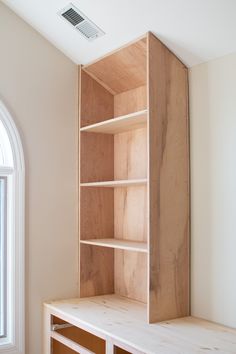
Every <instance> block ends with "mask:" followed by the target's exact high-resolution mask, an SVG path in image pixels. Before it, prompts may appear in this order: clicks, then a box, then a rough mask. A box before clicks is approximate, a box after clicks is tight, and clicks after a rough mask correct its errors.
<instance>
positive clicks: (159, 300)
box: [148, 34, 189, 322]
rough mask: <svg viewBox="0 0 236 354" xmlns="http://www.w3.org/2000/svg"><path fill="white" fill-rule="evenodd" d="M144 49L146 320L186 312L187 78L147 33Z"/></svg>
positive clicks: (178, 65) (157, 41)
mask: <svg viewBox="0 0 236 354" xmlns="http://www.w3.org/2000/svg"><path fill="white" fill-rule="evenodd" d="M148 48H149V58H148V66H149V73H148V76H149V109H150V117H149V144H150V146H149V159H150V164H149V179H150V184H149V188H150V202H149V208H150V220H149V232H150V257H149V269H150V274H149V320H150V322H156V321H163V320H168V319H171V318H177V317H183V316H187V315H188V314H189V146H188V80H187V69H186V68H185V66H184V65H183V64H182V63H181V62H180V61H179V60H178V59H177V58H176V57H175V56H174V55H173V54H172V53H171V52H170V51H169V50H168V49H167V48H166V47H165V46H164V45H163V44H162V43H161V42H160V41H159V40H158V39H156V37H154V36H153V35H152V34H149V36H148Z"/></svg>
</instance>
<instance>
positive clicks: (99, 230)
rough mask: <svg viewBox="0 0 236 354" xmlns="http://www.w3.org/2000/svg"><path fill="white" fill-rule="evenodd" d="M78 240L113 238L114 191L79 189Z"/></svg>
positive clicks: (110, 189) (108, 189) (106, 189)
mask: <svg viewBox="0 0 236 354" xmlns="http://www.w3.org/2000/svg"><path fill="white" fill-rule="evenodd" d="M80 203H81V208H80V239H81V240H88V239H94V238H113V236H114V190H113V189H112V188H81V190H80Z"/></svg>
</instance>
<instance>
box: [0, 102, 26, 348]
mask: <svg viewBox="0 0 236 354" xmlns="http://www.w3.org/2000/svg"><path fill="white" fill-rule="evenodd" d="M0 119H1V121H2V123H3V125H4V127H5V129H6V131H7V134H8V137H9V141H10V143H11V147H12V152H13V159H14V169H13V171H12V169H11V171H10V170H9V171H7V169H5V172H6V173H7V172H8V173H9V172H11V175H12V186H13V196H14V197H13V198H12V207H13V214H12V221H13V224H14V227H13V229H12V232H13V245H12V255H13V257H12V260H11V263H12V272H11V273H12V275H11V279H10V281H11V286H12V291H11V297H10V298H11V299H10V312H12V313H11V314H12V316H11V317H12V323H10V333H9V337H8V338H7V339H8V342H6V343H5V344H4V345H1V346H0V353H4V354H25V161H24V154H23V147H22V143H21V139H20V135H19V133H18V130H17V127H16V125H15V123H14V120H13V118H12V116H11V114H10V113H9V111H8V110H7V108H6V106H5V105H4V103H3V102H2V101H0Z"/></svg>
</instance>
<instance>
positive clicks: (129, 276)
mask: <svg viewBox="0 0 236 354" xmlns="http://www.w3.org/2000/svg"><path fill="white" fill-rule="evenodd" d="M114 281H115V293H116V294H117V295H121V296H125V297H128V298H130V299H133V300H137V301H141V302H144V303H146V302H147V255H146V254H145V253H140V252H129V251H124V250H115V280H114Z"/></svg>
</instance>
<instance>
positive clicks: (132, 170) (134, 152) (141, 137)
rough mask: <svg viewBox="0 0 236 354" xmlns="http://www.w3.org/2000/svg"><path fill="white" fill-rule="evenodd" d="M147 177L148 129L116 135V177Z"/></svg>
mask: <svg viewBox="0 0 236 354" xmlns="http://www.w3.org/2000/svg"><path fill="white" fill-rule="evenodd" d="M146 177H147V129H146V127H145V128H141V129H135V130H130V131H127V132H124V133H119V134H116V135H115V136H114V178H115V179H117V180H122V179H138V178H146Z"/></svg>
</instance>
